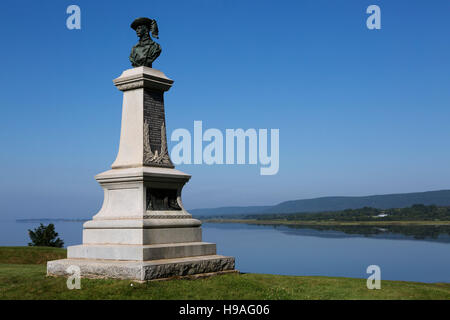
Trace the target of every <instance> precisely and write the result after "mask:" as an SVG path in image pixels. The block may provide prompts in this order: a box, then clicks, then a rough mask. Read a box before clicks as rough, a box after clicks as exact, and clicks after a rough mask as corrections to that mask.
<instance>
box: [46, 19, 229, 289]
mask: <svg viewBox="0 0 450 320" xmlns="http://www.w3.org/2000/svg"><path fill="white" fill-rule="evenodd" d="M131 27H132V28H133V29H134V30H136V33H137V35H138V36H139V37H140V41H139V43H138V44H137V45H136V46H134V47H133V49H132V52H131V55H130V61H131V63H132V65H133V66H134V67H135V68H133V69H128V70H125V71H124V72H123V73H122V75H121V76H120V77H118V78H117V79H115V80H114V85H115V86H116V87H117V88H118V89H119V90H121V91H123V110H122V127H121V134H120V145H119V151H118V154H117V158H116V159H115V161H114V163H113V164H112V166H111V167H112V169H111V170H108V171H106V172H103V173H100V174H98V175H97V176H96V177H95V179H96V180H97V181H98V182H99V184H100V185H101V187H102V188H103V190H104V201H103V205H102V207H101V209H100V211H99V212H98V213H97V214H96V215H95V216H94V217H93V218H92V220H90V221H87V222H86V223H84V225H83V244H82V245H76V246H70V247H68V248H67V259H62V260H54V261H49V262H47V274H48V275H60V276H61V275H67V274H68V273H67V268H68V267H69V266H71V265H75V266H78V267H80V270H81V276H82V277H94V278H96V277H100V278H120V279H133V280H152V279H161V278H171V277H176V276H191V275H199V274H200V275H204V274H206V275H209V274H217V273H228V272H236V271H235V270H234V258H233V257H225V256H221V255H217V254H216V245H215V244H214V243H206V242H202V231H201V221H199V220H197V219H194V218H192V216H191V215H190V214H189V213H188V212H187V211H186V210H185V209H184V208H183V204H182V201H181V191H182V189H183V186H184V185H185V183H186V182H188V181H189V179H190V175H188V174H185V173H183V172H181V171H178V170H176V169H175V168H174V165H173V164H172V161H171V160H170V157H169V153H168V149H167V138H166V121H165V111H164V92H166V91H168V90H169V89H170V88H171V86H172V84H173V80H171V79H169V78H168V77H166V76H165V75H164V73H162V72H161V71H159V70H156V69H152V68H151V66H152V63H153V61H154V60H155V59H156V58H157V57H158V56H159V54H160V52H161V47H160V46H159V44H157V43H156V42H154V41H153V40H151V38H150V35H149V32H152V35H153V36H155V37H157V35H158V27H157V25H156V21H155V20H151V19H148V18H138V19H136V20H135V21H133V23H132V24H131Z"/></svg>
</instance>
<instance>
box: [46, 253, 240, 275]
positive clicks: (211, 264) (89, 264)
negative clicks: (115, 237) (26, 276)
mask: <svg viewBox="0 0 450 320" xmlns="http://www.w3.org/2000/svg"><path fill="white" fill-rule="evenodd" d="M71 265H75V266H78V267H80V269H81V277H83V278H116V279H130V280H137V281H145V280H154V279H167V278H173V277H183V276H193V275H199V276H201V275H204V274H209V273H222V272H224V271H225V272H235V270H234V258H233V257H225V256H221V255H209V256H199V257H186V258H175V259H161V260H152V261H117V260H97V259H95V260H94V259H62V260H53V261H48V262H47V275H48V276H69V275H70V274H68V273H67V272H66V270H67V268H68V267H69V266H71Z"/></svg>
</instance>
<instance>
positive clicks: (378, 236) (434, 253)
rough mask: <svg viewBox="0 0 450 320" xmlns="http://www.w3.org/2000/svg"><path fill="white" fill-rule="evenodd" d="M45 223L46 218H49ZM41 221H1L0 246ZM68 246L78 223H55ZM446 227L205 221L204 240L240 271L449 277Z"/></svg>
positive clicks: (22, 241) (22, 237) (76, 236)
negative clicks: (371, 271)
mask: <svg viewBox="0 0 450 320" xmlns="http://www.w3.org/2000/svg"><path fill="white" fill-rule="evenodd" d="M47 223H48V222H47ZM38 225H39V223H23V222H12V221H9V222H0V245H2V246H16V245H27V243H28V235H27V229H30V228H35V227H36V226H38ZM55 227H56V231H57V232H59V234H60V237H61V238H62V239H63V240H64V241H65V244H66V246H67V245H73V244H80V243H81V230H82V222H56V223H55ZM449 229H450V227H439V228H437V227H426V228H424V227H416V228H399V227H396V228H390V227H382V228H380V227H378V228H374V227H365V228H359V227H353V228H341V229H340V230H333V229H328V230H327V229H311V228H310V227H309V228H291V227H287V226H278V227H275V226H256V225H244V224H216V223H205V224H204V225H203V239H204V241H207V242H215V243H217V250H218V253H219V254H223V255H230V256H234V257H236V268H237V269H238V270H240V271H242V272H253V273H270V274H283V275H322V276H340V277H355V278H367V277H368V275H367V274H366V273H365V272H366V268H367V266H369V265H372V264H375V265H378V266H380V268H381V277H382V279H385V280H409V281H421V282H450V230H449Z"/></svg>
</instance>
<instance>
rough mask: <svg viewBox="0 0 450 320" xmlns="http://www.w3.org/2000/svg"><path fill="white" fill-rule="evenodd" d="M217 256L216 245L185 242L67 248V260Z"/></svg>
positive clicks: (147, 259)
mask: <svg viewBox="0 0 450 320" xmlns="http://www.w3.org/2000/svg"><path fill="white" fill-rule="evenodd" d="M215 254H216V244H215V243H208V242H185V243H170V244H153V245H128V244H109V245H108V244H82V245H77V246H70V247H68V248H67V258H69V259H71V258H75V259H105V260H131V261H150V260H160V259H174V258H183V257H195V256H208V255H215Z"/></svg>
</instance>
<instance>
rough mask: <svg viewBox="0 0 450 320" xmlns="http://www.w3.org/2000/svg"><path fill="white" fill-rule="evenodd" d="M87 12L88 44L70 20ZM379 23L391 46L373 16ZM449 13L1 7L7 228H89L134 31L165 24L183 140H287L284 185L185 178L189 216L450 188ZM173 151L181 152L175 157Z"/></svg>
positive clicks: (169, 4)
mask: <svg viewBox="0 0 450 320" xmlns="http://www.w3.org/2000/svg"><path fill="white" fill-rule="evenodd" d="M71 4H77V5H79V6H80V8H81V16H82V22H81V27H82V29H81V30H68V29H67V28H66V18H67V16H68V15H67V14H66V8H67V7H68V6H69V5H71ZM371 4H377V5H379V6H380V8H381V24H382V29H381V30H368V29H367V28H366V19H367V17H368V15H367V14H366V13H365V11H366V8H367V7H368V6H369V5H371ZM449 13H450V2H449V1H447V0H442V1H439V0H436V1H432V2H429V1H401V0H397V1H378V0H370V1H362V0H328V1H323V0H314V1H313V0H311V1H298V0H296V1H275V0H270V1H269V0H267V1H250V0H245V1H242V0H241V1H225V0H201V1H200V0H195V1H149V0H147V1H131V0H130V1H126V2H125V1H120V2H119V1H81V0H79V1H78V0H76V1H61V0H58V1H2V2H1V4H0V37H1V42H2V46H1V47H2V50H0V64H1V70H2V71H1V73H0V86H1V88H2V89H1V100H0V107H1V111H2V117H1V121H2V125H1V126H0V137H1V139H0V144H1V145H0V148H1V156H0V164H1V168H2V169H1V183H0V204H1V218H6V219H9V218H28V217H90V216H92V215H93V214H95V213H96V211H97V210H98V209H99V208H100V206H101V203H102V200H103V193H102V190H101V188H100V186H99V185H98V184H97V182H96V181H95V180H94V178H93V177H94V175H95V174H97V173H100V172H102V171H105V170H108V169H109V167H110V165H111V163H112V162H113V161H114V159H115V156H116V153H117V150H118V144H119V134H120V117H121V107H122V106H121V103H122V93H121V92H120V91H118V90H117V89H116V88H115V87H114V86H113V84H112V79H113V78H116V77H118V76H119V75H120V74H121V72H122V71H123V70H125V69H127V68H130V64H129V61H128V55H129V52H130V49H131V47H132V46H133V45H134V44H135V43H136V42H137V38H136V35H135V33H134V32H133V30H131V29H130V28H129V24H130V23H131V21H132V20H133V19H134V18H136V17H139V16H149V17H151V18H154V19H156V20H157V21H158V25H159V29H160V39H159V40H157V41H158V43H160V45H161V46H162V49H163V51H162V54H161V56H160V57H159V58H158V60H157V61H156V62H155V63H154V68H156V69H159V70H162V71H163V72H164V73H165V74H166V75H167V76H169V77H170V78H172V79H174V80H175V83H174V86H173V87H172V89H171V90H170V91H169V92H168V93H167V94H166V97H165V103H166V116H167V130H168V135H169V136H170V133H171V132H172V131H173V130H175V129H176V128H186V129H189V130H192V129H193V122H194V120H202V121H203V127H204V129H207V128H218V129H221V130H223V131H225V129H226V128H244V129H247V128H256V129H258V128H268V129H270V128H278V129H280V170H279V172H278V174H277V175H274V176H261V175H259V167H258V166H255V165H213V166H208V165H180V166H178V167H177V168H178V169H180V170H182V171H184V172H187V173H190V174H192V179H191V181H190V182H189V183H188V184H187V185H186V187H185V189H184V193H183V201H184V204H185V206H186V207H187V208H205V207H217V206H229V205H270V204H276V203H278V202H281V201H284V200H291V199H303V198H311V197H319V196H331V195H370V194H383V193H394V192H395V193H397V192H414V191H428V190H438V189H449V188H450V165H449V163H450V127H449V124H448V123H449V119H450V108H449V107H450V77H449V74H450V59H449V57H450V37H449V35H450V34H449V31H450V26H449V24H448V15H449ZM173 145H174V143H171V142H169V147H170V146H173Z"/></svg>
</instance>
